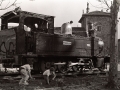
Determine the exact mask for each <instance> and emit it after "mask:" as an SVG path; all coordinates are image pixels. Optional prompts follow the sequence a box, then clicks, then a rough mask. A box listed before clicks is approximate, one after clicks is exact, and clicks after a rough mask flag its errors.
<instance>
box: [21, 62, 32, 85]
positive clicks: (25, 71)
mask: <svg viewBox="0 0 120 90" xmlns="http://www.w3.org/2000/svg"><path fill="white" fill-rule="evenodd" d="M20 74H21V75H22V79H21V80H20V82H19V85H28V84H29V83H28V82H27V81H28V79H29V78H30V79H32V76H31V67H30V65H29V64H27V63H26V64H25V65H23V66H21V67H20Z"/></svg>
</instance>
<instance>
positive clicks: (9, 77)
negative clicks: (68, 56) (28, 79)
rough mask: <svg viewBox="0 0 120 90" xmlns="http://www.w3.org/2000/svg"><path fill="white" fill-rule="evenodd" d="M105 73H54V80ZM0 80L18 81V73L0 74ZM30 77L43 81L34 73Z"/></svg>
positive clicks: (39, 75) (103, 73)
mask: <svg viewBox="0 0 120 90" xmlns="http://www.w3.org/2000/svg"><path fill="white" fill-rule="evenodd" d="M106 73H107V72H99V71H94V72H90V71H86V72H83V73H80V72H68V73H65V74H62V73H58V72H56V74H57V77H56V78H61V77H79V76H82V77H83V76H88V75H97V74H99V75H106ZM0 77H1V78H0V79H1V80H19V79H21V76H20V74H19V73H14V74H7V73H6V74H0ZM32 77H33V78H35V79H43V76H42V73H39V74H35V73H32Z"/></svg>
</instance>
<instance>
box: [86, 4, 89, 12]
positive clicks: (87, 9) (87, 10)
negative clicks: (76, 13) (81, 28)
mask: <svg viewBox="0 0 120 90" xmlns="http://www.w3.org/2000/svg"><path fill="white" fill-rule="evenodd" d="M86 13H89V3H88V2H87V8H86Z"/></svg>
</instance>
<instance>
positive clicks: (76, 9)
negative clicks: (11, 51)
mask: <svg viewBox="0 0 120 90" xmlns="http://www.w3.org/2000/svg"><path fill="white" fill-rule="evenodd" d="M7 1H9V0H6V2H7ZM11 1H14V0H11ZM87 2H89V8H90V12H91V11H95V10H102V9H103V8H106V7H105V5H103V4H101V3H99V2H98V0H18V1H17V3H18V4H17V6H20V7H21V9H22V10H23V11H29V12H34V13H39V14H46V15H52V16H55V27H56V26H61V25H62V24H63V23H64V22H69V21H70V20H72V21H73V22H74V23H73V26H74V27H77V26H80V25H79V24H78V21H79V19H80V18H81V16H82V13H83V10H84V13H86V7H87ZM11 3H12V2H11ZM5 4H6V3H4V4H3V6H2V7H4V5H5ZM102 7H103V8H102ZM14 8H15V7H11V8H9V9H7V10H4V11H0V12H1V13H0V14H1V15H2V14H3V13H5V12H6V11H9V10H13V9H14ZM103 11H105V9H103ZM118 26H120V23H119V24H118ZM118 31H119V30H118ZM119 38H120V32H119Z"/></svg>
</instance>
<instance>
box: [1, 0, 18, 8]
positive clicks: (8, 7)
mask: <svg viewBox="0 0 120 90" xmlns="http://www.w3.org/2000/svg"><path fill="white" fill-rule="evenodd" d="M2 1H3V0H2ZM16 1H17V0H15V1H14V2H13V3H12V4H11V5H10V6H8V7H5V8H1V9H0V10H5V9H8V8H10V7H11V6H13V5H15V3H16Z"/></svg>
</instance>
